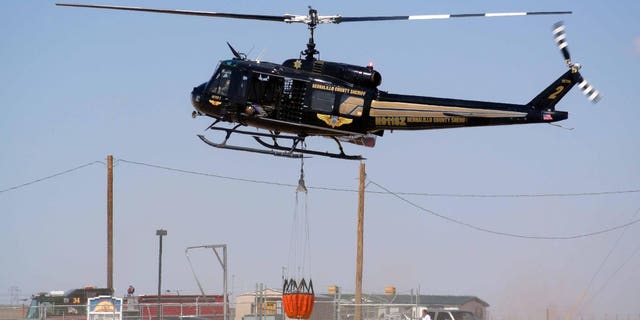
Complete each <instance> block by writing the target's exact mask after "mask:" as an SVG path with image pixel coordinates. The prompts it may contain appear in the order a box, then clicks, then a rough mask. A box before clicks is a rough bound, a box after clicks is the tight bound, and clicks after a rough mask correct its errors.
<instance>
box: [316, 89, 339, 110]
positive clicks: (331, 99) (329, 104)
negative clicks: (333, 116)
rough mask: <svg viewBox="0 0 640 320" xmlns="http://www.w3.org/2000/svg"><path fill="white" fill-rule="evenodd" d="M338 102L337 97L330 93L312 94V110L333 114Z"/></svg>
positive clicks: (317, 91)
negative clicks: (335, 104) (334, 106)
mask: <svg viewBox="0 0 640 320" xmlns="http://www.w3.org/2000/svg"><path fill="white" fill-rule="evenodd" d="M335 101H336V95H335V94H334V93H333V92H330V91H323V90H314V91H313V93H312V94H311V109H313V110H315V111H320V112H326V113H331V112H332V111H333V105H334V103H335Z"/></svg>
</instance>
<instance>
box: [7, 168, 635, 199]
mask: <svg viewBox="0 0 640 320" xmlns="http://www.w3.org/2000/svg"><path fill="white" fill-rule="evenodd" d="M120 162H122V163H128V164H133V165H139V166H145V167H149V168H155V169H161V170H167V171H173V172H177V173H182V174H191V175H199V176H206V177H212V178H218V179H226V180H233V181H240V182H249V183H255V184H265V185H274V186H280V187H293V188H295V187H297V185H296V184H291V183H282V182H275V181H266V180H256V179H247V178H238V177H233V176H224V175H219V174H213V173H205V172H198V171H193V170H185V169H177V168H172V167H167V166H161V165H156V164H150V163H145V162H138V161H131V160H126V159H116V160H114V167H116V166H118V165H119V164H120ZM96 163H100V164H102V165H106V164H105V162H104V161H92V162H89V163H86V164H83V165H81V166H78V167H74V168H71V169H68V170H65V171H62V172H59V173H56V174H53V175H50V176H46V177H43V178H40V179H36V180H33V181H30V182H27V183H23V184H20V185H17V186H13V187H10V188H7V189H4V190H0V193H4V192H8V191H12V190H16V189H20V188H22V187H25V186H28V185H31V184H34V183H38V182H42V181H45V180H49V179H52V178H55V177H58V176H61V175H64V174H67V173H71V172H73V171H76V170H79V169H82V168H84V167H88V166H91V165H94V164H96ZM307 188H309V189H315V190H324V191H335V192H350V193H357V192H358V190H356V189H347V188H335V187H321V186H308V187H307ZM366 192H367V193H369V194H383V195H384V194H389V192H386V191H373V190H367V191H366ZM629 193H640V189H628V190H614V191H599V192H575V193H542V194H526V193H523V194H465V193H425V192H396V193H394V195H403V196H423V197H440V198H542V197H588V196H605V195H619V194H629Z"/></svg>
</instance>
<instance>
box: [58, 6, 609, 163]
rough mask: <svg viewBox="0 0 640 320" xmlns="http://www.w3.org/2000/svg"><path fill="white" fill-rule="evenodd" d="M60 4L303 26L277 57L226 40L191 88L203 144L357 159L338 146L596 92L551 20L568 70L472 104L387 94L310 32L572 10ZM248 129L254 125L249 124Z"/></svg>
mask: <svg viewBox="0 0 640 320" xmlns="http://www.w3.org/2000/svg"><path fill="white" fill-rule="evenodd" d="M56 5H57V6H65V7H82V8H94V9H110V10H126V11H140V12H154V13H167V14H180V15H192V16H205V17H219V18H233V19H249V20H263V21H273V22H284V23H288V24H291V23H302V24H306V25H307V27H308V29H309V32H310V36H309V41H308V43H307V44H306V49H305V50H303V51H301V52H300V55H299V57H298V58H292V59H288V60H286V61H284V62H283V63H272V62H265V61H259V60H251V59H248V58H247V56H246V54H243V53H240V52H239V51H237V50H236V49H235V48H234V47H233V46H231V44H229V43H228V42H227V45H228V47H229V49H230V50H231V53H232V55H233V57H232V58H231V59H227V60H223V61H220V63H219V64H218V67H217V68H216V70H215V72H214V73H213V75H212V77H211V78H210V79H209V80H208V81H207V82H204V83H202V84H200V85H198V86H196V87H194V88H193V91H192V92H191V103H192V105H193V108H194V109H195V110H194V111H193V112H192V116H193V118H197V117H200V116H206V117H209V118H212V119H213V120H214V121H213V123H212V124H211V125H209V126H208V127H207V129H206V130H213V131H218V132H223V133H224V139H223V140H222V142H213V141H211V140H210V139H208V138H206V137H205V136H204V135H198V137H199V138H200V139H201V140H202V141H203V142H205V143H206V144H208V145H210V146H212V147H216V148H222V149H230V150H239V151H248V152H254V153H262V154H270V155H274V156H279V157H290V158H301V157H305V156H306V155H318V156H325V157H331V158H338V159H347V160H362V159H364V158H363V157H362V156H361V155H351V154H346V153H345V152H344V148H343V146H342V142H347V143H352V144H356V145H361V146H365V147H374V146H375V142H376V138H377V137H382V136H383V134H384V132H385V131H387V130H389V131H393V130H429V129H444V128H459V127H476V126H498V125H514V124H528V123H553V122H556V121H561V120H565V119H567V118H568V112H565V111H558V110H556V109H555V106H556V104H557V103H558V102H559V101H560V100H561V99H562V98H563V97H564V96H565V95H566V94H567V92H569V90H570V89H572V88H573V87H574V86H575V85H576V84H577V85H578V87H580V88H581V89H582V91H583V93H584V94H585V95H586V96H587V97H588V99H589V100H590V101H592V102H594V103H595V102H597V101H598V100H599V99H600V98H601V94H600V92H599V91H598V90H596V89H595V88H594V87H593V86H591V85H590V84H589V82H587V81H586V80H585V79H584V78H583V77H582V75H581V74H580V72H579V70H580V68H581V65H580V64H578V63H574V62H572V60H571V56H570V54H569V50H568V44H567V41H566V34H565V27H564V25H563V24H562V23H561V22H558V23H556V24H555V25H554V26H553V35H554V37H555V42H556V44H557V46H558V48H559V49H560V51H561V53H562V55H563V57H564V59H565V62H566V64H567V67H568V68H569V70H567V71H566V72H565V73H563V74H562V75H561V76H560V77H558V78H557V79H556V80H555V81H553V82H552V83H551V84H550V85H549V86H548V87H546V88H544V89H543V90H542V91H541V92H540V93H539V94H538V95H537V96H535V97H534V98H533V99H532V100H531V101H530V102H528V103H526V104H509V103H499V102H485V101H472V100H461V99H451V98H436V97H426V96H414V95H403V94H394V93H389V92H386V91H382V90H379V89H378V86H379V85H380V84H381V82H382V75H381V74H380V73H379V72H378V71H376V70H374V68H373V65H371V64H369V65H367V66H358V65H352V64H347V63H341V62H332V61H324V60H320V59H318V58H317V57H316V56H319V53H320V52H319V51H318V50H317V49H316V43H315V41H314V31H315V29H316V27H317V26H318V25H320V24H328V23H334V24H338V23H347V22H367V21H369V22H375V21H392V20H434V19H449V18H470V17H511V16H538V15H563V14H571V13H572V12H571V11H537V12H504V13H473V14H434V15H411V16H360V17H349V16H341V15H334V16H320V15H318V11H317V10H315V9H313V8H311V7H309V12H308V14H307V15H291V14H285V15H281V16H275V15H254V14H237V13H220V12H206V11H189V10H169V9H153V8H140V7H125V6H110V5H91V4H69V3H56ZM246 127H253V128H255V129H256V130H255V131H253V130H251V131H250V130H247V129H246ZM234 134H235V135H246V136H250V137H252V138H253V139H255V141H256V143H257V144H258V146H257V147H247V146H240V145H233V144H230V143H228V142H229V139H230V138H231V136H232V135H234ZM315 136H319V137H326V138H330V139H332V140H334V141H335V143H336V144H337V148H338V151H334V152H331V151H321V150H315V149H308V148H307V146H306V142H305V139H306V138H308V137H315ZM285 142H287V143H286V144H285Z"/></svg>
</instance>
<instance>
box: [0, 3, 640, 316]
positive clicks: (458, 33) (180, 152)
mask: <svg viewBox="0 0 640 320" xmlns="http://www.w3.org/2000/svg"><path fill="white" fill-rule="evenodd" d="M92 3H100V4H115V5H130V6H153V7H158V8H175V9H190V10H203V11H218V12H237V13H255V14H274V15H280V14H284V13H292V14H305V13H306V10H307V9H306V8H307V5H312V6H314V7H315V8H316V9H318V11H319V12H320V14H321V15H332V14H342V15H348V16H355V15H405V14H438V13H476V12H503V11H543V10H553V11H555V10H573V11H574V14H573V15H571V16H562V17H515V18H494V19H462V20H448V21H412V22H388V23H364V24H342V25H328V26H327V25H325V26H320V27H319V29H318V30H317V38H316V41H317V42H318V49H319V50H320V52H321V58H322V59H325V60H332V61H341V62H348V63H353V64H360V65H366V64H367V63H368V62H369V61H373V62H374V64H375V66H376V68H377V69H378V70H379V71H380V72H381V73H382V75H383V82H382V86H381V89H383V90H386V91H390V92H397V93H406V94H419V95H429V96H437V97H451V98H461V99H473V100H487V101H500V102H511V103H526V102H528V101H529V100H530V99H531V98H533V97H534V96H535V95H537V94H538V92H539V91H540V90H541V89H543V88H544V87H546V86H547V85H548V84H549V83H550V82H552V81H553V80H554V79H555V78H556V77H557V76H558V75H560V74H561V73H563V72H564V71H565V70H566V69H565V68H566V66H565V65H564V62H563V60H562V57H561V55H560V53H559V52H558V50H557V48H556V47H555V44H554V43H553V38H552V36H551V34H550V30H551V26H552V24H553V23H554V22H556V21H558V20H560V19H561V20H564V21H565V23H566V26H567V33H568V37H569V45H570V50H571V53H572V57H573V58H574V61H576V62H580V63H581V64H583V66H584V68H583V70H582V72H583V75H584V76H585V77H586V78H587V79H588V80H589V81H590V82H591V83H593V84H594V85H595V86H596V87H597V88H598V89H599V90H601V91H602V92H603V94H604V98H603V100H602V101H601V102H600V103H599V104H598V105H592V104H590V103H589V102H588V101H587V100H586V99H585V98H584V97H583V96H582V94H581V93H580V92H579V90H577V89H574V90H573V91H572V92H570V93H569V94H568V95H567V97H566V98H565V99H564V100H563V101H562V102H561V103H560V104H559V105H558V109H560V110H565V111H568V112H570V117H569V119H568V120H567V121H564V122H562V123H561V124H562V125H563V126H565V127H569V128H575V129H574V130H571V131H569V130H564V129H561V128H557V127H553V126H549V125H526V126H511V127H490V128H465V129H452V130H440V131H423V132H394V133H388V132H387V134H385V136H384V137H383V138H381V139H379V140H378V144H377V146H376V147H375V148H373V149H364V148H360V147H357V146H347V148H348V151H349V152H351V153H362V154H363V155H364V156H365V157H367V158H368V160H367V161H366V165H367V173H368V179H369V180H370V181H373V182H376V183H378V184H380V185H382V186H384V187H385V188H388V189H390V190H393V191H396V192H416V193H430V194H433V193H446V194H545V193H582V192H600V191H616V190H637V189H639V187H640V179H639V178H640V166H639V165H638V160H640V144H639V143H638V137H640V132H639V131H640V129H639V128H640V127H639V126H638V125H637V123H638V119H640V106H639V105H638V101H639V100H640V91H639V90H638V84H637V83H638V81H637V79H636V78H637V75H638V74H640V19H638V17H640V3H639V2H637V1H616V2H610V1H609V2H605V1H578V0H569V1H562V2H558V1H547V0H544V1H527V2H522V1H519V2H515V1H491V2H486V1H446V2H444V1H440V2H438V1H435V2H434V1H431V2H425V1H402V2H388V1H385V2H367V3H366V4H365V5H362V4H355V3H353V4H352V3H350V2H344V1H334V0H331V1H311V2H304V3H303V2H300V1H289V0H287V1H278V2H266V1H195V0H188V1H153V2H149V1H116V0H113V1H100V2H92ZM306 40H307V31H306V28H305V26H304V25H287V24H278V23H269V22H258V21H239V20H228V19H211V18H198V17H184V16H170V15H160V14H144V13H130V12H116V11H104V10H91V9H77V8H60V7H55V6H54V2H53V1H35V0H28V1H3V2H2V4H1V5H0V102H1V103H2V109H1V110H2V111H3V112H2V116H1V117H0V137H2V138H1V139H0V150H2V156H0V190H6V189H8V188H11V187H13V186H18V185H20V184H23V183H25V182H29V181H32V180H35V179H38V178H42V177H46V176H49V175H51V174H54V173H57V172H61V171H64V170H67V169H70V168H74V167H76V166H80V165H83V164H86V163H90V162H92V161H105V160H104V159H105V158H106V156H107V155H108V154H112V155H114V157H115V158H116V159H123V160H129V161H135V162H142V163H148V164H154V165H160V166H166V167H171V168H178V169H184V170H191V171H196V172H202V173H210V174H214V175H221V176H229V177H236V178H243V179H252V180H261V181H272V182H278V183H289V184H295V183H296V182H297V179H298V170H299V162H298V161H295V160H289V159H280V158H274V157H270V156H261V155H254V154H246V153H239V152H234V151H226V150H216V149H212V148H210V147H208V146H205V145H204V144H203V143H202V142H200V140H198V139H197V138H196V134H199V133H202V130H203V129H204V128H205V127H206V126H207V125H208V124H209V122H208V121H207V120H205V119H202V118H200V119H197V120H193V119H191V116H190V114H191V111H192V108H191V106H190V102H189V93H190V91H191V89H192V87H193V86H195V85H198V84H200V83H202V82H205V81H207V79H208V77H210V75H211V73H212V72H213V70H214V68H215V66H216V64H217V62H218V60H220V59H226V58H229V57H230V56H231V55H230V52H229V50H228V48H227V47H226V44H225V42H226V41H229V42H231V43H232V44H233V45H234V46H235V47H236V48H237V49H239V50H240V51H243V52H248V55H249V57H250V58H256V57H257V56H261V58H262V59H263V60H266V61H273V62H281V61H284V60H285V59H287V58H291V57H297V56H298V52H299V51H300V50H302V49H304V44H305V43H306ZM237 141H239V142H242V140H241V139H238V140H237ZM308 143H310V145H311V146H317V147H318V148H324V147H330V146H331V144H329V143H328V142H327V141H322V140H311V141H308ZM305 163H306V178H307V184H308V185H311V186H322V187H329V188H345V189H354V190H355V189H356V188H357V177H358V165H359V163H358V162H349V161H338V160H333V159H324V158H311V159H308V160H306V162H305ZM369 190H370V191H381V190H380V189H379V188H377V187H376V186H374V185H372V184H370V185H369ZM406 197H407V199H409V200H411V201H413V202H415V203H416V204H418V205H420V206H422V207H424V208H426V209H429V210H432V211H434V212H437V213H439V214H442V215H444V216H447V217H450V218H453V219H458V220H460V221H464V222H466V223H470V224H474V225H477V226H480V227H483V228H487V229H491V230H496V231H501V232H509V233H518V234H526V235H544V236H566V235H575V234H582V233H589V232H593V231H597V230H601V229H605V228H608V227H611V226H615V225H620V224H623V223H626V222H628V221H630V220H633V218H634V215H635V213H636V211H637V210H638V209H639V208H640V199H639V198H638V193H626V194H616V195H606V196H583V197H536V198H480V199H478V198H451V197H448V198H447V197H436V196H406ZM114 198H115V200H114V206H115V207H114V212H115V274H114V279H115V287H116V291H117V293H118V294H123V293H124V292H125V290H126V287H127V286H128V285H129V284H133V285H134V286H136V287H137V288H138V292H140V293H153V292H155V290H156V285H157V284H156V281H157V274H156V272H157V271H156V270H157V250H158V248H157V242H158V241H157V240H158V239H157V237H156V236H155V230H156V229H158V228H161V227H162V228H165V229H167V230H168V236H167V237H166V241H165V250H164V264H163V265H164V276H163V287H164V288H167V289H171V290H176V289H179V290H183V291H190V292H195V291H196V290H197V286H196V283H195V281H194V280H193V277H192V276H191V272H190V270H189V267H188V264H187V260H186V259H185V257H184V249H185V248H186V247H187V246H193V245H200V244H211V243H215V244H219V243H226V244H228V246H229V265H230V273H231V274H233V286H232V288H231V289H232V290H233V293H234V294H238V293H243V292H247V291H250V290H252V289H254V288H255V284H256V283H257V282H262V283H265V284H266V285H268V286H270V287H276V288H277V287H280V285H281V284H280V277H281V268H282V266H284V265H286V263H287V255H288V246H289V235H290V224H291V220H292V213H293V211H294V188H293V187H283V186H275V185H265V184H256V183H250V182H242V181H235V180H228V179H220V178H215V177H206V176H198V175H191V174H186V173H179V172H174V171H167V170H161V169H155V168H151V167H146V166H142V165H136V164H133V163H130V162H124V161H121V162H118V163H117V166H116V168H115V190H114ZM309 210H310V214H311V224H310V225H311V231H310V232H311V268H312V274H313V279H314V282H315V283H316V287H317V291H318V292H326V287H327V286H329V285H333V284H336V285H340V286H342V287H343V288H344V291H345V292H352V291H353V288H354V274H355V236H356V235H355V231H356V226H355V221H356V210H357V197H356V194H355V193H353V192H338V191H326V190H320V189H311V190H310V191H309ZM0 215H1V217H2V223H0V252H1V254H2V259H1V260H2V262H1V263H0V266H1V270H2V272H0V303H3V302H5V301H8V300H9V296H8V292H9V291H8V290H9V288H10V287H11V286H17V287H19V288H20V289H21V292H22V295H23V297H24V296H28V295H30V294H32V293H35V292H38V291H49V290H66V289H70V288H74V287H79V286H83V285H87V284H94V285H98V286H104V285H106V276H105V273H106V272H105V269H106V256H105V252H106V244H105V242H106V225H105V221H106V167H105V166H104V165H102V164H93V165H91V166H88V167H85V168H82V169H79V170H76V171H73V172H71V173H68V174H65V175H61V176H58V177H56V178H53V179H49V180H46V181H43V182H39V183H35V184H31V185H28V186H25V187H22V188H18V189H15V190H8V191H4V192H2V193H0ZM636 218H637V216H636ZM365 219H366V221H365V267H364V271H365V273H364V289H365V291H367V292H382V291H383V288H384V286H385V285H395V286H396V287H397V289H398V291H399V292H402V293H408V292H410V290H411V289H415V288H417V287H418V286H419V287H420V290H421V292H422V293H423V294H465V295H476V296H478V297H480V298H482V299H484V300H485V301H487V302H489V303H490V304H491V305H492V307H491V312H492V314H494V315H495V316H496V317H501V316H505V315H508V314H523V313H526V312H530V313H529V314H530V315H533V316H535V317H542V316H544V308H546V307H551V308H556V309H557V310H564V311H566V310H568V309H569V308H570V307H571V306H572V305H573V304H574V303H575V302H576V301H577V300H578V299H579V297H580V295H581V293H582V291H583V290H585V289H586V288H587V285H588V284H589V282H590V280H591V278H592V277H594V274H595V272H596V270H598V268H599V266H600V264H601V263H602V261H603V260H604V259H605V257H606V256H607V254H608V253H609V252H610V251H611V250H612V248H614V250H613V251H612V253H611V255H610V257H609V259H608V260H607V263H606V264H605V265H604V267H603V268H602V271H601V272H600V273H599V274H597V276H596V277H595V280H594V282H593V284H592V286H591V288H590V289H589V291H588V292H587V297H590V296H593V295H594V294H596V293H597V294H596V295H595V298H593V300H591V303H589V304H588V305H587V306H585V307H584V308H581V309H580V312H582V314H583V315H585V316H588V315H591V314H595V315H602V314H604V313H605V312H608V313H609V314H612V313H620V314H627V313H630V314H636V315H637V314H638V313H640V304H638V301H640V294H639V293H638V292H639V291H638V290H637V288H638V287H639V286H640V273H638V272H637V270H639V269H640V254H638V253H637V252H636V251H635V250H637V249H638V246H640V236H639V234H640V232H639V231H640V226H638V225H633V226H631V227H629V228H628V229H626V231H622V230H618V231H616V232H611V233H607V234H604V235H599V236H594V237H589V238H584V239H577V240H563V241H560V240H525V239H514V238H508V237H502V236H497V235H493V234H488V233H483V232H479V231H475V230H472V229H470V228H467V227H464V226H460V225H457V224H453V223H450V222H447V221H445V220H443V219H441V218H438V217H435V216H433V215H430V214H428V213H427V212H425V211H421V210H419V209H417V208H415V207H413V206H410V205H408V204H407V203H406V202H402V201H400V200H399V199H398V198H396V197H393V196H391V195H381V194H368V195H367V197H366V218H365ZM623 232H624V233H623ZM618 239H620V240H618ZM634 252H636V254H635V255H633V254H634ZM193 259H194V264H195V265H196V268H197V269H198V272H199V274H200V276H201V277H202V281H203V283H204V286H205V288H206V289H207V290H208V291H210V292H218V293H219V292H220V291H221V288H222V285H221V281H220V280H221V277H222V272H221V271H220V269H219V267H218V265H217V262H216V260H215V259H214V258H213V255H211V254H210V253H209V252H199V253H194V256H193ZM617 270H618V271H617ZM587 299H588V298H587ZM525 305H529V306H530V307H529V308H528V309H526V308H524V306H525Z"/></svg>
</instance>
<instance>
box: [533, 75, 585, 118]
mask: <svg viewBox="0 0 640 320" xmlns="http://www.w3.org/2000/svg"><path fill="white" fill-rule="evenodd" d="M580 79H582V77H581V76H580V73H578V72H574V71H572V70H568V71H567V72H565V73H564V74H563V75H562V76H560V78H558V79H557V80H556V81H554V82H553V83H552V84H551V85H550V86H548V87H547V88H545V89H544V90H542V92H540V94H538V95H537V96H536V97H535V98H533V100H531V102H529V103H528V104H527V105H528V106H530V107H532V108H533V109H535V110H540V111H554V110H555V106H556V104H557V103H558V102H559V101H560V100H561V99H562V98H563V97H564V95H565V94H567V92H569V90H571V88H573V86H574V85H576V83H577V82H578V81H579V80H580Z"/></svg>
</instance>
